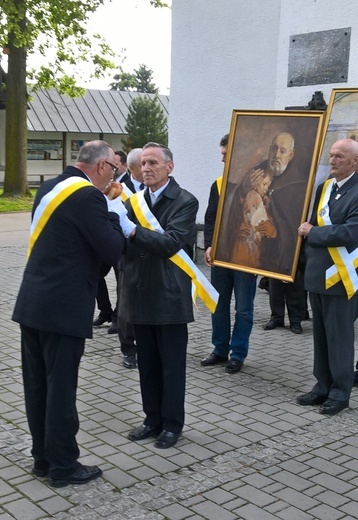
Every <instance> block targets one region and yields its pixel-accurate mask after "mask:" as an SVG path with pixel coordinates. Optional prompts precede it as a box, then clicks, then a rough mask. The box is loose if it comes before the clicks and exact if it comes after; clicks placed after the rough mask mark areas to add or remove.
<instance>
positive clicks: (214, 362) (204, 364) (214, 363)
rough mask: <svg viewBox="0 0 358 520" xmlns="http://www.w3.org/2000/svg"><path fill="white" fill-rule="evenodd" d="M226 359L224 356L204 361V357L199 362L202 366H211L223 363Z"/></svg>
mask: <svg viewBox="0 0 358 520" xmlns="http://www.w3.org/2000/svg"><path fill="white" fill-rule="evenodd" d="M227 362H228V359H227V358H224V357H220V358H217V359H216V360H215V361H206V359H203V360H202V361H201V362H200V364H201V366H202V367H213V366H215V365H223V364H224V363H227Z"/></svg>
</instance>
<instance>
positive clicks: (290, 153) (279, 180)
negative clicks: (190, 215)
mask: <svg viewBox="0 0 358 520" xmlns="http://www.w3.org/2000/svg"><path fill="white" fill-rule="evenodd" d="M324 116H325V113H324V112H314V111H312V112H310V111H249V110H234V111H233V115H232V120H231V127H230V135H229V143H228V151H227V155H226V161H225V169H224V174H223V182H222V188H221V193H220V198H219V206H218V214H217V218H216V223H215V230H214V240H213V246H212V258H213V265H218V266H222V267H229V268H232V269H238V270H242V271H246V272H250V273H254V274H260V275H262V276H269V277H272V278H277V279H280V280H283V281H287V282H293V281H294V279H295V275H296V271H297V266H298V261H299V253H300V246H301V238H300V237H299V236H298V233H297V229H298V227H299V225H300V224H301V222H303V221H305V220H306V217H307V213H308V209H309V204H310V199H311V195H312V189H313V184H314V175H315V172H316V167H317V161H318V155H319V151H320V144H321V143H320V141H321V138H322V130H323V123H324Z"/></svg>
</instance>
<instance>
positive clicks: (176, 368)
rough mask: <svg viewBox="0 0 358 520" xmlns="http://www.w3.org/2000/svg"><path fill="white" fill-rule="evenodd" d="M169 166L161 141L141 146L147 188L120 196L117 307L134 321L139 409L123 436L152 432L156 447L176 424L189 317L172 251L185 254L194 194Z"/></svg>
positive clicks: (187, 285)
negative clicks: (124, 212) (123, 222)
mask: <svg viewBox="0 0 358 520" xmlns="http://www.w3.org/2000/svg"><path fill="white" fill-rule="evenodd" d="M173 168H174V163H173V157H172V153H171V151H170V150H169V149H168V148H167V147H165V146H163V145H159V144H157V143H148V144H146V145H145V146H144V147H143V153H142V172H143V180H144V184H145V185H146V186H147V188H146V189H145V190H144V192H143V191H142V192H139V193H137V194H135V195H133V196H132V197H130V199H129V200H128V201H127V202H126V207H127V208H128V218H129V219H130V220H129V222H131V225H130V226H127V227H126V228H124V226H123V227H122V229H123V231H124V233H125V234H126V235H127V236H129V240H128V242H127V250H126V255H125V263H124V267H123V269H124V272H123V281H122V286H121V288H120V301H119V315H120V316H122V318H124V319H126V320H127V321H128V322H130V323H133V324H134V333H135V338H136V342H137V349H138V353H137V355H138V369H139V376H140V386H141V393H142V402H143V410H144V413H145V419H144V424H142V425H141V426H139V427H138V428H136V429H135V430H133V431H132V432H130V434H129V439H130V440H133V441H139V440H142V439H146V438H148V437H151V436H155V435H158V434H159V436H158V438H157V440H156V442H155V447H157V448H169V447H170V446H174V444H175V443H176V442H177V440H178V439H179V437H180V434H181V431H182V429H183V425H184V400H185V372H186V349H187V343H188V327H187V324H188V323H189V322H191V321H193V320H194V317H193V306H192V296H191V279H190V277H189V275H188V274H186V272H185V271H184V269H182V268H181V267H179V266H178V265H177V264H176V263H174V262H173V261H172V260H171V257H173V256H174V255H176V254H177V253H179V252H180V251H184V252H185V253H186V254H188V255H189V257H191V256H192V253H193V246H194V242H195V238H196V225H195V218H196V213H197V210H198V201H197V200H196V198H195V197H194V196H193V195H191V194H190V193H189V192H187V191H186V190H184V189H182V188H181V187H180V186H179V185H178V184H177V182H176V181H175V180H174V178H173V177H170V176H169V175H170V173H171V172H172V170H173ZM148 224H150V225H149V226H148Z"/></svg>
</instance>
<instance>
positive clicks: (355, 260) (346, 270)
mask: <svg viewBox="0 0 358 520" xmlns="http://www.w3.org/2000/svg"><path fill="white" fill-rule="evenodd" d="M333 183H334V179H328V180H327V181H326V182H325V183H324V185H323V189H322V194H321V198H320V200H319V204H318V208H317V222H318V225H319V226H326V225H332V222H331V219H330V216H329V205H328V201H329V198H330V195H331V189H332V185H333ZM328 252H329V254H330V256H331V258H332V260H333V262H334V265H332V266H331V267H330V268H329V269H327V271H326V289H330V288H331V287H333V286H334V285H335V284H336V283H338V282H339V281H342V282H343V285H344V287H345V290H346V293H347V296H348V300H350V299H351V298H352V296H354V295H355V293H356V292H357V290H358V276H357V273H356V271H355V269H356V268H357V267H358V250H357V249H356V250H355V251H353V252H352V253H348V251H347V248H346V247H328Z"/></svg>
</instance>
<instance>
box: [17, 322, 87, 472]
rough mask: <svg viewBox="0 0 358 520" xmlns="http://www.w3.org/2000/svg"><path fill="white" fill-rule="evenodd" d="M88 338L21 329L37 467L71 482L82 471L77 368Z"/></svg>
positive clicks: (27, 410)
mask: <svg viewBox="0 0 358 520" xmlns="http://www.w3.org/2000/svg"><path fill="white" fill-rule="evenodd" d="M84 345H85V339H84V338H74V337H71V336H62V335H60V334H54V333H51V332H43V331H39V330H37V329H33V328H31V327H26V326H24V325H21V354H22V370H23V381H24V391H25V406H26V414H27V419H28V423H29V428H30V433H31V435H32V455H33V457H34V460H35V463H39V464H41V465H42V466H46V465H47V464H48V465H49V475H50V477H51V478H55V479H56V478H66V477H67V476H68V475H70V474H71V473H73V471H75V470H76V468H77V467H78V466H79V463H78V462H77V459H78V457H79V448H78V445H77V441H76V434H77V432H78V428H79V419H78V414H77V409H76V392H77V382H78V369H79V364H80V360H81V357H82V355H83V351H84Z"/></svg>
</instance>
